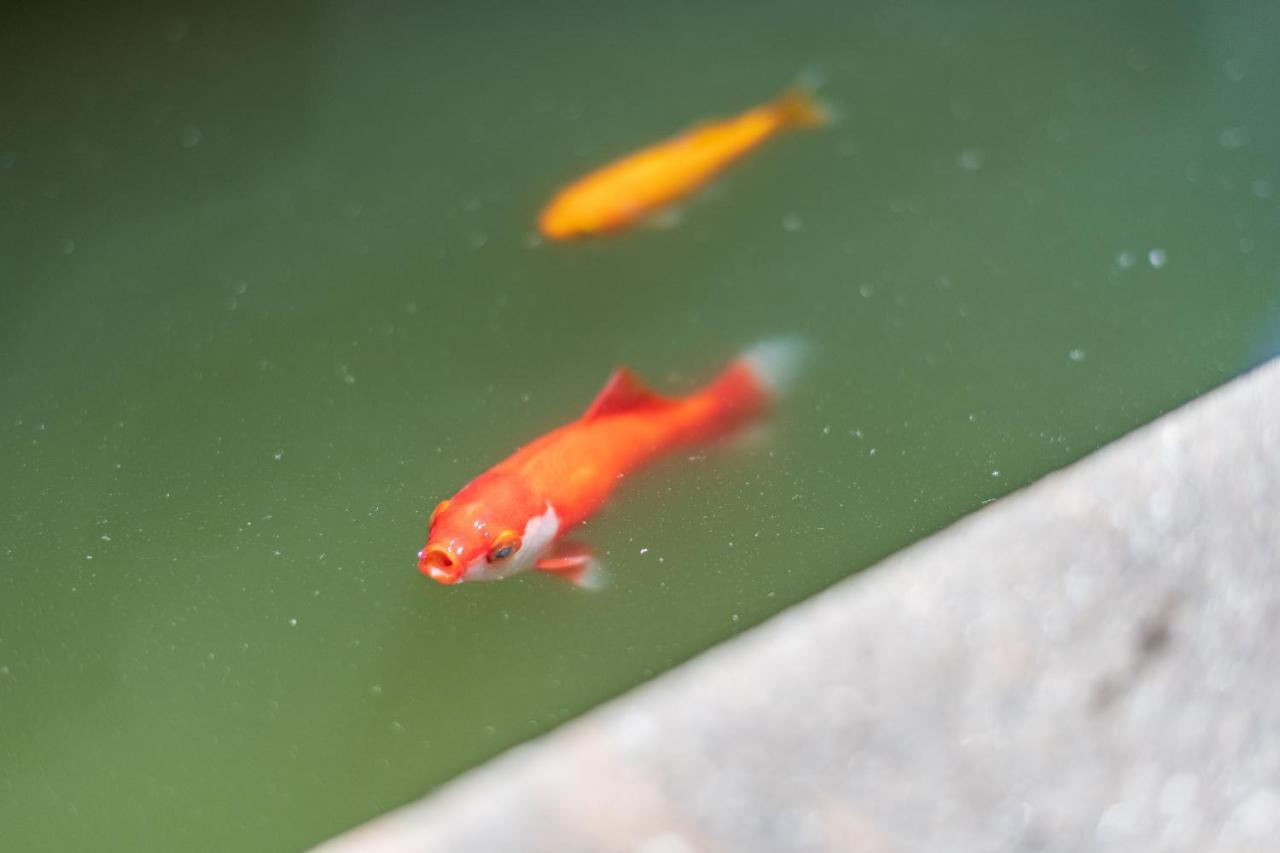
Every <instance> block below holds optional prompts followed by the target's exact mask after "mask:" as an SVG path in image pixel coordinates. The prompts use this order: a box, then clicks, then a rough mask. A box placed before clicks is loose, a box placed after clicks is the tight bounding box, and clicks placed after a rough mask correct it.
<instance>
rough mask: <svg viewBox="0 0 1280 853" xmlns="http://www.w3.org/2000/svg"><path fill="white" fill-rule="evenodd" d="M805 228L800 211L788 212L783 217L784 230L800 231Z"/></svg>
mask: <svg viewBox="0 0 1280 853" xmlns="http://www.w3.org/2000/svg"><path fill="white" fill-rule="evenodd" d="M801 228H804V220H803V219H801V218H800V214H798V213H788V214H787V215H786V216H783V217H782V230H783V231H799V230H800V229H801Z"/></svg>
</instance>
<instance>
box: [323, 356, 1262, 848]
mask: <svg viewBox="0 0 1280 853" xmlns="http://www.w3.org/2000/svg"><path fill="white" fill-rule="evenodd" d="M1277 567H1280V360H1275V361H1272V362H1270V363H1269V364H1267V365H1264V366H1262V367H1260V368H1258V369H1256V370H1254V371H1253V372H1251V373H1249V374H1247V375H1245V376H1243V377H1239V378H1237V379H1235V380H1233V381H1231V382H1229V383H1227V384H1226V385H1224V386H1223V387H1221V388H1218V389H1216V390H1214V391H1212V392H1210V393H1208V394H1206V395H1204V396H1202V397H1199V398H1197V399H1196V400H1193V401H1192V402H1190V403H1188V404H1187V405H1186V406H1184V407H1182V408H1180V409H1178V410H1176V411H1174V412H1172V413H1170V414H1168V415H1165V416H1164V417H1162V418H1160V419H1158V420H1156V421H1154V422H1153V423H1151V424H1149V425H1147V426H1145V427H1142V428H1140V429H1138V430H1136V431H1134V432H1133V433H1130V434H1129V435H1127V436H1125V437H1123V438H1121V439H1119V440H1118V441H1116V442H1114V443H1112V444H1110V445H1108V446H1106V447H1104V448H1102V449H1101V450H1099V451H1097V452H1096V453H1094V454H1092V455H1090V456H1088V457H1086V458H1085V459H1083V460H1081V461H1080V462H1078V463H1076V464H1074V465H1072V466H1070V467H1068V468H1066V469H1064V470H1062V471H1059V472H1056V473H1054V474H1050V475H1049V476H1047V477H1045V478H1043V479H1042V480H1040V481H1038V482H1037V483H1035V484H1033V485H1032V486H1030V487H1028V488H1026V489H1024V490H1022V491H1020V492H1017V493H1015V494H1012V495H1010V496H1008V497H1006V498H1004V499H1002V500H1000V501H997V502H995V503H994V504H992V505H991V506H989V507H986V508H984V509H983V510H981V511H979V512H977V513H974V514H973V515H970V516H968V517H966V518H965V519H962V520H961V521H959V522H957V523H956V524H954V525H952V526H951V527H949V528H947V529H946V530H944V531H942V532H940V533H938V534H936V535H934V536H931V537H929V538H927V539H925V540H923V541H921V542H919V543H917V544H916V545H913V546H911V547H909V548H907V549H905V550H903V551H901V552H899V553H898V554H895V555H894V556H892V557H890V558H889V559H887V560H885V561H883V562H882V563H880V564H878V565H877V566H875V567H873V568H872V569H870V570H868V571H867V572H864V573H861V574H859V575H857V576H855V577H853V578H850V579H849V580H847V581H844V582H842V583H839V584H837V585H836V586H834V587H832V588H831V589H829V590H827V591H825V592H823V593H820V594H819V595H817V596H814V597H813V598H811V599H809V600H807V601H805V602H803V603H801V604H799V605H796V606H795V607H792V608H790V609H788V610H786V611H784V612H783V613H781V614H779V615H778V616H776V617H774V618H772V619H770V620H768V621H767V622H765V623H764V624H762V625H760V626H758V627H756V628H754V629H752V630H750V631H747V632H745V633H744V634H742V635H740V636H738V637H736V638H734V639H732V640H730V641H728V642H726V643H724V644H722V645H719V646H716V647H714V648H712V649H710V650H708V651H707V652H705V653H703V654H701V655H699V656H698V657H696V658H694V659H693V660H691V661H689V662H687V663H686V664H684V665H682V666H679V667H677V668H676V669H674V670H672V671H671V672H668V673H666V674H664V675H662V676H659V677H658V678H656V679H654V680H653V681H651V682H648V683H646V684H644V685H642V686H640V687H638V688H636V689H634V690H632V691H630V692H628V693H626V694H624V695H622V696H621V697H619V698H617V699H615V700H613V701H611V702H608V703H606V704H604V705H602V706H600V707H598V708H596V709H594V710H592V711H590V712H588V713H586V714H584V715H583V716H581V717H579V718H578V719H576V720H574V721H572V722H570V723H568V724H566V725H564V726H563V727H561V728H559V729H557V730H556V731H554V732H552V733H550V734H548V735H546V736H544V737H542V738H539V739H537V740H535V741H532V742H530V743H529V744H526V745H523V746H521V747H518V748H516V749H514V750H511V751H509V752H507V753H505V754H503V755H501V756H498V757H497V758H495V759H493V760H492V761H490V762H488V763H486V764H484V765H482V766H480V767H478V768H476V769H475V770H472V771H470V772H468V773H466V774H464V775H462V776H461V777H459V778H458V779H456V780H454V781H453V782H450V783H449V784H447V785H445V786H444V787H442V788H441V789H439V790H438V791H436V792H435V793H433V794H431V795H430V796H427V797H425V798H423V799H422V800H420V801H418V802H416V803H412V804H410V805H408V806H405V807H403V808H401V809H397V810H395V811H393V812H391V813H389V814H387V815H384V816H382V817H380V818H377V819H375V820H373V821H371V822H369V823H368V824H366V825H364V826H362V827H359V828H357V829H355V830H353V831H351V832H349V833H347V834H345V835H343V836H340V837H339V838H336V839H334V840H332V841H330V842H328V843H326V844H325V845H323V846H322V848H321V849H323V850H325V851H329V853H335V851H408V850H449V851H466V850H477V851H479V850H485V851H491V850H509V849H519V850H555V851H579V850H581V851H601V850H644V851H650V853H660V851H661V852H662V853H677V851H702V850H780V849H786V850H807V849H814V850H820V849H844V850H850V849H852V850H868V851H880V850H895V849H910V850H949V851H950V850H966V849H1010V848H1015V847H1028V848H1034V849H1046V850H1064V851H1065V850H1081V849H1111V848H1115V849H1130V848H1133V847H1135V846H1140V847H1142V848H1144V849H1167V850H1226V849H1230V850H1233V851H1246V850H1249V851H1251V850H1259V851H1261V850H1262V849H1264V847H1265V846H1266V845H1267V843H1268V841H1269V839H1271V838H1273V837H1275V834H1276V833H1280V783H1277V782H1276V781H1275V780H1276V779H1280V686H1272V685H1270V684H1269V683H1268V682H1269V681H1270V682H1274V681H1275V679H1274V678H1271V677H1269V675H1270V672H1271V670H1272V669H1273V668H1274V663H1275V662H1276V661H1280V572H1278V571H1277Z"/></svg>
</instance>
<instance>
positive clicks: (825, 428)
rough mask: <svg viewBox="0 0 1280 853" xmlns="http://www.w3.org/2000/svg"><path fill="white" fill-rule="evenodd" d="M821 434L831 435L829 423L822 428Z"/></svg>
mask: <svg viewBox="0 0 1280 853" xmlns="http://www.w3.org/2000/svg"><path fill="white" fill-rule="evenodd" d="M822 434H823V435H831V424H827V425H826V426H824V427H823V428H822Z"/></svg>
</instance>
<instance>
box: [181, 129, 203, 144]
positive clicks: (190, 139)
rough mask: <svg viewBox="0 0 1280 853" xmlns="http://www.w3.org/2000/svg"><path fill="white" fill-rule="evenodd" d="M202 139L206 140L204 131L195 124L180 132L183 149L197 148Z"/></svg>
mask: <svg viewBox="0 0 1280 853" xmlns="http://www.w3.org/2000/svg"><path fill="white" fill-rule="evenodd" d="M202 139H204V131H202V130H201V129H200V128H198V127H196V126H195V125H194V124H189V125H187V126H186V127H184V128H182V130H180V131H178V141H179V142H181V143H182V147H183V148H195V147H196V146H197V145H199V144H200V141H201V140H202Z"/></svg>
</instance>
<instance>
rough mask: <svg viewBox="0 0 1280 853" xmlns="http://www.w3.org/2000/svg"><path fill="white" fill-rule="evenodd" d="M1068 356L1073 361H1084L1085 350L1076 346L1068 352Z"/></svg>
mask: <svg viewBox="0 0 1280 853" xmlns="http://www.w3.org/2000/svg"><path fill="white" fill-rule="evenodd" d="M1067 358H1069V359H1071V360H1072V361H1084V350H1082V349H1080V348H1079V347H1076V348H1075V349H1073V350H1072V351H1071V352H1069V353H1067Z"/></svg>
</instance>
